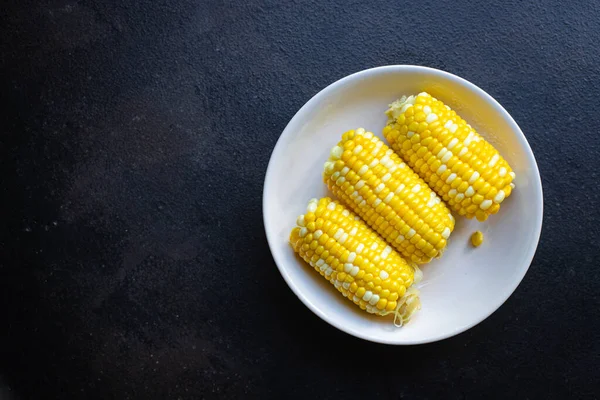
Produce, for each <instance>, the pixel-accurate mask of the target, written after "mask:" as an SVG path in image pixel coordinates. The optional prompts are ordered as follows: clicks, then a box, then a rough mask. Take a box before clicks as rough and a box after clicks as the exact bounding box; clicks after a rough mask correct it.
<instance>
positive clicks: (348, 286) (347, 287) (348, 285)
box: [342, 282, 350, 290]
mask: <svg viewBox="0 0 600 400" xmlns="http://www.w3.org/2000/svg"><path fill="white" fill-rule="evenodd" d="M342 287H343V288H344V289H346V290H348V289H350V282H344V283H342Z"/></svg>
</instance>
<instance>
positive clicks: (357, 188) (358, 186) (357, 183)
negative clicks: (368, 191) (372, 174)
mask: <svg viewBox="0 0 600 400" xmlns="http://www.w3.org/2000/svg"><path fill="white" fill-rule="evenodd" d="M363 186H365V181H363V180H362V179H361V180H360V181H358V182H356V186H355V187H356V190H360V189H362V187H363Z"/></svg>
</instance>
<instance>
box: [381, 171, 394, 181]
mask: <svg viewBox="0 0 600 400" xmlns="http://www.w3.org/2000/svg"><path fill="white" fill-rule="evenodd" d="M391 177H392V174H390V173H389V172H388V173H387V174H385V175H384V176H383V177H382V178H381V180H382V181H384V182H387V181H389V180H390V178H391Z"/></svg>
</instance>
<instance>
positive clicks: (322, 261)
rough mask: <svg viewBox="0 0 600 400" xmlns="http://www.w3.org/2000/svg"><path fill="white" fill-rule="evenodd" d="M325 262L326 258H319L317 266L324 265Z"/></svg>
mask: <svg viewBox="0 0 600 400" xmlns="http://www.w3.org/2000/svg"><path fill="white" fill-rule="evenodd" d="M323 264H325V260H323V259H322V258H319V259H318V260H317V263H316V266H317V267H320V266H322V265H323Z"/></svg>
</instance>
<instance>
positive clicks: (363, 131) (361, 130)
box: [355, 128, 366, 136]
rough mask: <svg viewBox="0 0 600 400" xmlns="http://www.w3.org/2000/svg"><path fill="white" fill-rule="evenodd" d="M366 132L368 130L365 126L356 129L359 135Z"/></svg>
mask: <svg viewBox="0 0 600 400" xmlns="http://www.w3.org/2000/svg"><path fill="white" fill-rule="evenodd" d="M365 132H366V131H365V128H357V129H356V131H355V133H356V134H357V135H361V136H362V135H364V134H365Z"/></svg>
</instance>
